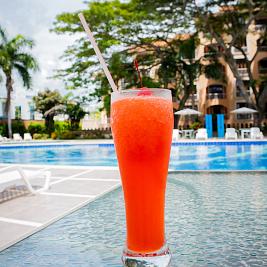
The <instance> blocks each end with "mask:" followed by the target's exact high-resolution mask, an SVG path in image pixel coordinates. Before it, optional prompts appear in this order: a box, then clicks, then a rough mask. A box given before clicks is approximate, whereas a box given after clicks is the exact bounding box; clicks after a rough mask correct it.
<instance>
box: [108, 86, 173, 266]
mask: <svg viewBox="0 0 267 267" xmlns="http://www.w3.org/2000/svg"><path fill="white" fill-rule="evenodd" d="M111 128H112V134H113V138H114V143H115V149H116V154H117V158H118V162H119V169H120V174H121V178H122V186H123V193H124V200H125V210H126V224H127V238H126V244H125V248H124V251H123V256H122V261H123V263H124V265H125V266H155V267H157V266H159V267H163V266H168V265H169V263H170V258H171V256H170V253H169V249H168V247H167V245H166V240H165V233H164V230H165V229H164V206H165V188H166V179H167V174H168V164H169V157H170V149H171V141H172V128H173V108H172V97H171V92H170V91H169V90H166V89H147V90H135V89H132V90H124V91H120V92H114V93H112V95H111Z"/></svg>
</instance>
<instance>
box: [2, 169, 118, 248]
mask: <svg viewBox="0 0 267 267" xmlns="http://www.w3.org/2000/svg"><path fill="white" fill-rule="evenodd" d="M6 166H8V164H5V165H4V166H3V165H1V166H0V170H1V168H2V167H6ZM20 166H22V165H20ZM44 167H47V166H41V165H38V166H25V165H24V166H23V168H24V169H27V170H28V171H37V170H40V169H42V168H44ZM47 170H48V171H50V172H51V175H52V177H51V187H50V189H49V190H47V191H46V192H42V193H40V194H38V195H30V194H29V195H27V196H23V197H18V198H15V199H12V200H9V201H6V202H4V203H2V204H1V205H0V251H1V250H3V249H5V248H7V247H9V246H11V245H13V244H14V243H16V242H18V241H20V240H22V239H23V238H25V237H27V236H29V235H31V234H33V233H35V232H37V231H39V230H40V229H42V228H44V227H46V226H48V225H49V224H51V223H53V222H54V221H56V220H59V219H60V218H62V217H64V216H65V215H67V214H69V213H71V212H73V211H75V210H77V209H78V208H80V207H82V206H84V205H86V204H87V203H89V202H90V201H92V200H94V199H96V198H98V197H100V196H101V195H103V194H105V193H107V192H109V191H111V190H113V189H115V188H117V187H118V186H120V176H119V171H118V170H117V169H116V168H107V169H105V168H104V169H103V168H90V167H69V166H68V167H62V166H60V167H59V166H49V168H48V169H47ZM32 182H33V184H34V185H42V183H43V182H44V179H43V178H35V179H34V181H32ZM12 183H13V184H14V183H18V184H22V182H21V180H16V181H12V182H8V183H3V182H2V183H1V177H0V187H1V188H2V189H3V188H4V187H5V186H8V185H10V184H12Z"/></svg>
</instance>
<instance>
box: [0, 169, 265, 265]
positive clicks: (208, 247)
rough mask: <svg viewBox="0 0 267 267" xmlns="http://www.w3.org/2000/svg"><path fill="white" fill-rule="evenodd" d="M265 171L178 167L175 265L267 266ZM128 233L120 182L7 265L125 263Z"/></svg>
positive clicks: (34, 239) (171, 210)
mask: <svg viewBox="0 0 267 267" xmlns="http://www.w3.org/2000/svg"><path fill="white" fill-rule="evenodd" d="M266 206H267V179H266V174H264V173H256V172H254V173H247V174H246V173H242V174H241V173H212V174H211V173H203V172H202V173H198V172H195V173H186V174H183V173H179V174H170V175H169V179H168V187H167V196H166V235H167V240H168V242H169V245H170V249H171V251H172V254H173V261H172V265H171V266H172V267H184V266H186V267H191V266H192V267H193V266H198V267H204V266H205V267H206V266H212V267H213V266H221V267H224V266H254V267H256V266H259V267H262V266H267V256H266V251H267V235H266V232H267V209H266ZM124 240H125V219H124V208H123V195H122V191H121V189H117V190H115V191H112V192H110V193H108V194H107V195H105V196H104V197H102V198H100V199H98V200H96V201H94V202H92V203H90V204H88V205H86V206H85V207H83V208H81V209H79V210H78V211H76V212H74V213H72V214H70V215H68V216H66V217H65V218H63V219H61V220H59V221H58V222H56V223H54V224H52V225H50V226H49V227H47V228H46V229H44V230H42V231H40V232H38V233H36V234H34V235H32V236H30V237H29V238H27V239H25V240H23V241H21V242H19V243H17V244H16V245H14V246H12V247H10V248H8V249H6V250H4V251H3V252H1V253H0V266H5V267H14V266H19V267H23V266H31V267H42V266H57V267H63V266H64V267H65V266H79V267H95V266H97V267H112V266H113V267H118V266H121V263H120V256H121V250H122V247H123V242H124Z"/></svg>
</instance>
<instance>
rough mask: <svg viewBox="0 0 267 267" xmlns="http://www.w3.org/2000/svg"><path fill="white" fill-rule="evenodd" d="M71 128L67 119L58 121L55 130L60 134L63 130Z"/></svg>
mask: <svg viewBox="0 0 267 267" xmlns="http://www.w3.org/2000/svg"><path fill="white" fill-rule="evenodd" d="M69 129H70V126H69V123H68V122H65V121H56V122H55V132H56V134H57V135H60V134H61V133H63V132H66V131H68V130H69Z"/></svg>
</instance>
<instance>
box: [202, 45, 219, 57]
mask: <svg viewBox="0 0 267 267" xmlns="http://www.w3.org/2000/svg"><path fill="white" fill-rule="evenodd" d="M223 51H224V49H223V48H222V47H221V46H220V45H218V44H210V45H205V46H204V55H205V56H211V55H216V54H217V53H218V52H223Z"/></svg>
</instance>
